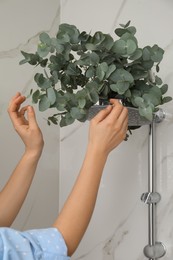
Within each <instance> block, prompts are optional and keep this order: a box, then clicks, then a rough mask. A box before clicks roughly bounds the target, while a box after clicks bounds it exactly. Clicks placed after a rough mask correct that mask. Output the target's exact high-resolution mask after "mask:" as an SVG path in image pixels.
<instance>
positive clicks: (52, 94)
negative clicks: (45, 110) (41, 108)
mask: <svg viewBox="0 0 173 260" xmlns="http://www.w3.org/2000/svg"><path fill="white" fill-rule="evenodd" d="M47 97H48V99H49V101H50V105H53V104H54V103H55V101H56V94H55V90H54V89H53V88H48V89H47Z"/></svg>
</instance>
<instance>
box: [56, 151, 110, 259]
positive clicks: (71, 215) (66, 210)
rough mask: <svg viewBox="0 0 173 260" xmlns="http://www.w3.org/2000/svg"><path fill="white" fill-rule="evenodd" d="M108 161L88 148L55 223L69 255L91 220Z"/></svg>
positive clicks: (103, 155)
mask: <svg viewBox="0 0 173 260" xmlns="http://www.w3.org/2000/svg"><path fill="white" fill-rule="evenodd" d="M106 159H107V156H106V155H105V154H104V153H99V152H98V151H96V150H94V149H93V148H92V147H88V149H87V153H86V156H85V160H84V163H83V165H82V168H81V171H80V173H79V176H78V178H77V180H76V183H75V185H74V188H73V190H72V192H71V194H70V195H69V197H68V199H67V201H66V203H65V205H64V207H63V209H62V211H61V212H60V215H59V217H58V218H57V220H56V222H55V223H54V226H55V227H57V228H58V229H59V230H60V232H61V233H62V235H63V236H64V238H65V241H66V243H67V246H68V251H69V252H68V253H69V255H72V254H73V253H74V251H75V250H76V248H77V246H78V244H79V242H80V240H81V239H82V237H83V235H84V233H85V231H86V228H87V226H88V224H89V221H90V219H91V216H92V213H93V210H94V207H95V202H96V198H97V193H98V189H99V184H100V180H101V177H102V172H103V168H104V165H105V162H106ZM74 234H75V235H74Z"/></svg>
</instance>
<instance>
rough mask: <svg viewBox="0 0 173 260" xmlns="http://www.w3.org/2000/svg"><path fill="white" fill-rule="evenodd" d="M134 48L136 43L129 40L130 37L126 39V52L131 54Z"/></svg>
mask: <svg viewBox="0 0 173 260" xmlns="http://www.w3.org/2000/svg"><path fill="white" fill-rule="evenodd" d="M136 48H137V46H136V43H135V42H134V41H133V40H131V39H129V40H127V54H128V55H131V54H133V53H134V52H135V51H136Z"/></svg>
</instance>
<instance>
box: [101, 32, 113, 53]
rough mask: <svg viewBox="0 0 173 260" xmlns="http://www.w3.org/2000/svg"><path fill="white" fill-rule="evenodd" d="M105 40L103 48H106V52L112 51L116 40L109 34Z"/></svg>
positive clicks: (102, 44)
mask: <svg viewBox="0 0 173 260" xmlns="http://www.w3.org/2000/svg"><path fill="white" fill-rule="evenodd" d="M104 36H105V39H104V40H103V41H102V43H101V46H102V47H104V48H105V49H106V50H108V51H109V50H111V48H112V46H113V44H114V40H113V38H112V37H111V36H110V35H109V34H105V35H104Z"/></svg>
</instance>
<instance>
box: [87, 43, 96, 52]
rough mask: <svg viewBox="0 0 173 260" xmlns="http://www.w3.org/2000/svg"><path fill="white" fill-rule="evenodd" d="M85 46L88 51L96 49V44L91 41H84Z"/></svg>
mask: <svg viewBox="0 0 173 260" xmlns="http://www.w3.org/2000/svg"><path fill="white" fill-rule="evenodd" d="M85 47H86V49H87V50H89V51H95V50H97V46H96V45H95V44H93V43H86V44H85Z"/></svg>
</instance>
